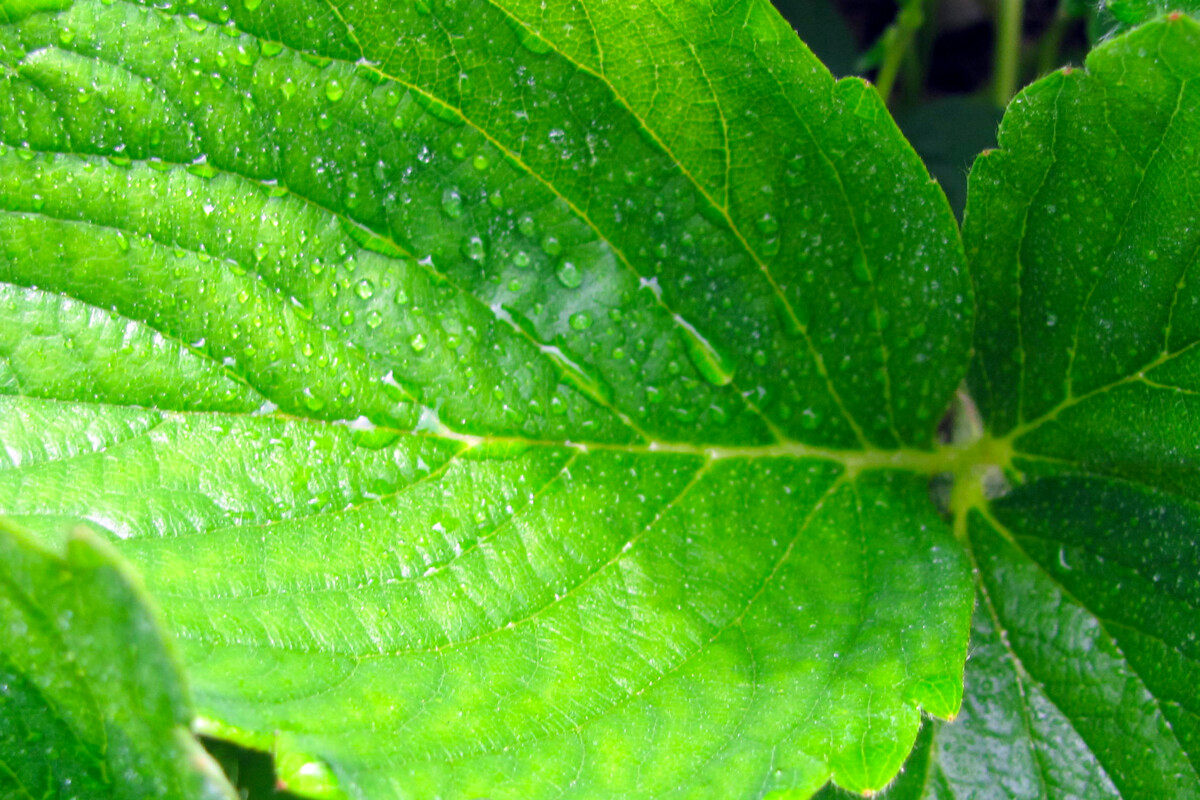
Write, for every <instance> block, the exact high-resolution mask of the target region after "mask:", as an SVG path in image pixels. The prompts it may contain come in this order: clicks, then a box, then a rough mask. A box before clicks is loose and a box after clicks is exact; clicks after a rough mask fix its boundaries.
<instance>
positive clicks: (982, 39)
mask: <svg viewBox="0 0 1200 800" xmlns="http://www.w3.org/2000/svg"><path fill="white" fill-rule="evenodd" d="M773 2H774V3H775V6H776V8H777V9H778V10H779V12H780V13H781V14H782V15H783V16H784V18H785V19H787V20H788V21H789V22H790V23H791V24H792V26H793V27H794V28H795V29H796V32H797V33H798V34H799V35H800V38H801V39H803V40H804V41H805V42H806V43H807V44H808V46H809V47H810V48H812V50H813V52H814V53H816V55H817V56H818V57H819V58H820V59H821V60H822V61H823V62H825V64H826V66H828V67H829V69H830V70H831V71H832V72H833V73H834V74H835V75H837V76H839V77H843V76H847V75H859V76H862V77H864V78H867V79H869V80H871V81H872V82H874V83H875V85H876V87H877V88H878V89H879V91H880V93H881V94H882V95H883V96H884V98H885V99H886V100H887V102H888V106H889V107H890V108H891V110H892V114H893V116H894V117H895V118H896V122H897V123H898V124H899V126H900V129H901V130H902V131H903V132H904V134H905V136H907V137H908V139H909V141H910V142H912V145H913V147H914V148H915V149H916V151H917V152H918V153H919V154H920V155H921V157H922V158H923V159H924V160H925V163H926V165H927V166H928V167H929V171H930V172H931V173H932V174H933V176H934V177H935V178H937V180H938V181H939V182H940V183H941V185H942V187H943V189H945V192H946V196H947V198H949V200H950V205H951V207H952V208H953V209H954V213H955V214H956V215H958V216H959V217H960V218H961V216H962V209H963V205H964V203H965V202H966V190H967V171H968V170H969V169H970V166H971V162H972V161H973V160H974V158H975V156H976V155H977V154H979V153H980V152H981V151H983V150H986V149H987V148H989V147H995V145H996V127H997V125H998V124H999V122H1000V117H1001V115H1002V113H1003V109H1004V106H1006V105H1007V104H1008V101H1009V100H1010V99H1012V96H1013V95H1014V94H1015V93H1016V92H1017V91H1018V90H1019V89H1020V88H1021V87H1022V86H1024V85H1025V84H1027V83H1029V82H1030V81H1032V80H1034V79H1036V78H1037V77H1039V76H1040V75H1044V74H1046V73H1048V72H1051V71H1053V70H1055V69H1058V68H1059V67H1061V66H1063V65H1066V64H1075V65H1079V64H1082V63H1083V58H1084V56H1085V55H1086V54H1087V51H1088V49H1089V48H1090V46H1091V45H1092V44H1093V43H1094V42H1096V41H1097V40H1099V39H1102V38H1104V37H1105V36H1107V35H1109V33H1110V31H1112V30H1113V29H1114V28H1115V26H1116V22H1115V20H1114V19H1113V18H1112V16H1111V15H1110V14H1108V12H1107V11H1106V10H1105V9H1104V8H1103V7H1097V6H1095V5H1091V4H1089V3H1088V2H1087V1H1086V0H773ZM928 728H929V726H928V725H927V726H926V729H927V730H926V731H923V735H927V732H928ZM205 746H207V747H208V748H209V750H210V752H212V754H213V755H214V756H216V758H217V760H218V762H220V764H221V765H222V766H223V767H224V769H225V771H226V773H227V774H228V775H229V777H230V780H231V781H232V782H233V783H234V785H235V786H237V787H238V790H239V792H240V793H241V795H242V796H243V797H244V798H246V800H268V798H270V799H271V800H299V799H298V798H296V797H295V796H294V795H291V794H289V793H287V792H286V791H282V790H281V789H280V788H279V787H277V785H276V780H275V773H274V767H273V764H272V760H271V757H270V756H269V755H268V754H266V753H259V752H255V751H252V750H245V749H242V748H239V747H236V746H234V745H231V744H228V743H226V742H219V741H215V740H211V739H209V740H205ZM903 784H904V781H899V782H898V783H897V785H896V786H893V787H892V791H889V792H887V793H886V794H888V795H892V794H896V793H899V794H905V791H906V790H905V788H904V786H903ZM834 796H846V795H843V793H841V792H840V791H838V790H836V789H833V788H832V787H830V788H828V789H827V790H826V791H825V792H823V793H822V795H821V797H834Z"/></svg>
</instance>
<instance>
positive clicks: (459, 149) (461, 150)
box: [450, 142, 467, 161]
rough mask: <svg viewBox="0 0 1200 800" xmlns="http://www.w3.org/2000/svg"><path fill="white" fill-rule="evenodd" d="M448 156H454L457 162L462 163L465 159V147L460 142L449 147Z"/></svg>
mask: <svg viewBox="0 0 1200 800" xmlns="http://www.w3.org/2000/svg"><path fill="white" fill-rule="evenodd" d="M450 155H452V156H454V157H455V158H456V159H457V160H459V161H462V160H463V159H464V158H466V157H467V146H466V145H465V144H463V143H462V142H455V143H454V144H452V145H450Z"/></svg>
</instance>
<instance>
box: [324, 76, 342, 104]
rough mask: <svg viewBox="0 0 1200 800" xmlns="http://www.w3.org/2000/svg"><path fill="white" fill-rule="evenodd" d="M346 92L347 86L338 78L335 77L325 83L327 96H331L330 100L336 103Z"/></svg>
mask: <svg viewBox="0 0 1200 800" xmlns="http://www.w3.org/2000/svg"><path fill="white" fill-rule="evenodd" d="M345 93H346V87H344V86H342V84H341V82H340V81H339V80H338V79H337V78H333V79H332V80H330V81H329V82H328V83H326V84H325V96H326V97H327V98H329V102H331V103H336V102H337V101H338V100H341V99H342V95H344V94H345Z"/></svg>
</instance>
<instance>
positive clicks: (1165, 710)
mask: <svg viewBox="0 0 1200 800" xmlns="http://www.w3.org/2000/svg"><path fill="white" fill-rule="evenodd" d="M1197 79H1200V25H1197V24H1196V23H1195V22H1194V21H1193V20H1191V19H1190V18H1188V17H1178V18H1175V19H1169V20H1162V21H1159V22H1156V23H1153V24H1150V25H1148V26H1146V27H1143V28H1140V29H1138V30H1136V31H1134V32H1133V33H1131V34H1128V35H1126V36H1123V37H1120V38H1117V39H1114V40H1113V41H1111V42H1110V43H1108V44H1106V45H1104V46H1102V47H1101V48H1099V49H1097V50H1096V51H1095V52H1093V53H1092V55H1091V56H1090V57H1089V58H1088V61H1087V68H1086V70H1064V71H1062V72H1059V73H1057V74H1055V75H1052V76H1049V77H1047V78H1046V79H1044V80H1041V81H1039V82H1038V83H1037V84H1035V85H1033V86H1032V87H1030V88H1029V89H1027V90H1026V91H1025V92H1023V93H1022V94H1021V95H1020V96H1019V97H1018V98H1017V100H1016V101H1015V102H1014V103H1013V106H1012V107H1011V108H1010V109H1009V111H1008V113H1007V115H1006V117H1005V120H1004V122H1003V124H1002V126H1001V129H1000V137H999V141H1000V149H999V150H998V151H995V152H992V153H989V154H986V155H984V156H982V157H981V158H980V159H979V160H978V161H977V162H976V164H975V167H974V169H973V171H972V173H971V181H970V192H969V195H968V201H967V214H966V224H965V231H964V232H965V240H966V243H967V251H968V258H969V259H970V261H971V267H972V274H973V277H974V280H975V286H976V298H977V303H978V314H979V317H978V324H977V328H976V348H977V351H978V354H979V357H978V359H977V360H976V362H975V363H974V365H973V367H972V370H971V378H970V388H971V391H972V394H973V395H974V396H975V397H976V399H977V400H978V402H979V404H980V409H981V411H982V413H983V417H984V419H985V421H986V424H987V426H988V428H989V437H990V438H991V442H992V452H994V453H996V454H999V455H1000V456H1001V459H1000V460H1001V461H1002V462H1003V463H1002V466H1004V467H1005V468H1006V471H1007V477H1008V481H1009V485H1008V486H1006V487H1001V486H1000V485H998V484H997V483H996V482H993V484H992V489H993V492H992V493H993V494H994V495H1001V496H998V497H995V498H994V499H992V500H991V501H987V502H980V503H979V504H978V505H977V506H976V507H975V508H974V509H972V510H971V511H970V512H969V514H968V515H967V516H966V517H965V518H964V520H963V522H962V527H963V532H964V533H965V534H966V536H967V538H968V540H969V544H970V549H971V552H972V556H973V559H974V563H975V565H976V566H977V568H978V576H979V589H980V602H979V611H978V619H977V620H976V623H975V631H974V644H973V652H974V655H973V657H972V660H971V662H970V663H969V668H968V674H967V695H966V699H965V701H964V704H963V716H962V719H960V720H959V721H958V722H956V723H955V724H953V725H947V726H943V727H942V728H941V729H940V731H939V733H938V734H937V736H936V737H934V740H933V745H932V751H933V752H935V753H936V762H937V769H936V772H937V775H938V776H940V777H939V780H944V782H945V783H946V784H947V786H949V787H950V788H951V789H952V790H953V791H952V792H950V793H949V794H947V795H945V796H959V797H961V796H970V797H1021V798H1025V797H1029V798H1068V797H1088V798H1106V797H1114V798H1115V797H1120V798H1161V797H1173V798H1194V797H1200V778H1198V777H1197V772H1198V769H1200V695H1198V694H1197V691H1196V687H1197V685H1198V683H1197V681H1198V679H1200V638H1198V637H1200V537H1198V536H1197V531H1200V481H1198V477H1200V471H1198V470H1197V466H1198V464H1200V460H1198V455H1200V434H1198V431H1200V428H1198V427H1197V425H1196V420H1197V419H1198V418H1200V348H1198V347H1197V344H1198V343H1200V275H1197V272H1196V269H1197V261H1198V259H1200V158H1198V157H1197V154H1198V152H1200V81H1198V80H1197ZM998 775H1005V777H1004V778H1003V779H1002V780H1000V781H999V782H997V779H996V776H998ZM933 784H937V781H934V782H933ZM933 784H931V786H932V785H933ZM930 792H932V794H928V795H926V796H938V797H941V796H943V795H941V794H937V793H936V792H934V790H933V789H930Z"/></svg>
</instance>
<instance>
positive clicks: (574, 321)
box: [571, 311, 592, 331]
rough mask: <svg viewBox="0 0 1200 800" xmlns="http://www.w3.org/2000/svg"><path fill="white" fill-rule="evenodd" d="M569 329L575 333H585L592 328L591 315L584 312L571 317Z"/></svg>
mask: <svg viewBox="0 0 1200 800" xmlns="http://www.w3.org/2000/svg"><path fill="white" fill-rule="evenodd" d="M571 327H572V328H574V329H575V330H577V331H586V330H587V329H588V328H590V327H592V315H591V314H589V313H587V312H586V311H580V312H579V313H577V314H572V315H571Z"/></svg>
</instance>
